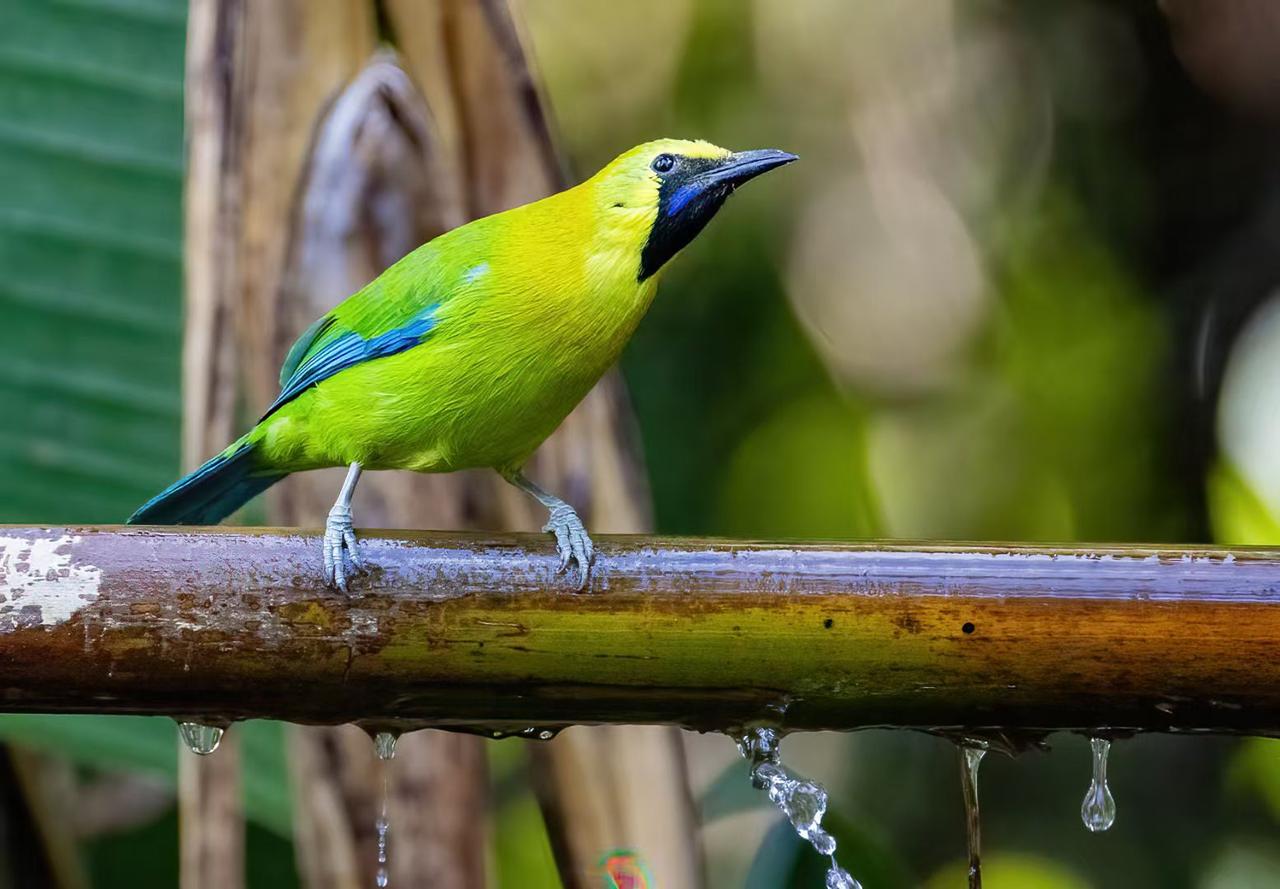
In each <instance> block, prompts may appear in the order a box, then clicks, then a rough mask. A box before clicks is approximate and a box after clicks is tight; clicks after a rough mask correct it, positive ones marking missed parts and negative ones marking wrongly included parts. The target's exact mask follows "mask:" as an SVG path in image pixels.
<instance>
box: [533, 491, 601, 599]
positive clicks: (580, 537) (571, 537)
mask: <svg viewBox="0 0 1280 889" xmlns="http://www.w3.org/2000/svg"><path fill="white" fill-rule="evenodd" d="M542 530H543V531H547V532H550V533H551V534H554V535H555V536H556V548H557V549H558V550H560V567H559V569H558V571H559V573H560V574H564V573H565V572H566V571H568V570H569V563H570V562H577V563H578V571H579V572H580V574H581V577H580V578H579V581H578V590H579V592H581V591H582V590H585V589H586V588H587V585H588V584H589V583H590V582H591V563H592V562H594V561H595V557H596V548H595V545H594V544H593V543H592V542H591V538H590V537H588V536H587V529H586V526H585V525H583V524H582V519H580V518H578V514H577V513H576V512H574V511H573V507H571V506H569V505H567V504H560V505H559V506H556V507H554V508H552V510H551V517H550V518H549V519H547V523H546V524H545V525H543V526H542Z"/></svg>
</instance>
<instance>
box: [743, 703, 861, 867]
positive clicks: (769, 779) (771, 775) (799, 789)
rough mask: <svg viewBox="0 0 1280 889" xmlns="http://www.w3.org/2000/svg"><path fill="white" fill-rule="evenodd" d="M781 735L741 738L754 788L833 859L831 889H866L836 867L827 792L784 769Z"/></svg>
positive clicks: (764, 732) (756, 732)
mask: <svg viewBox="0 0 1280 889" xmlns="http://www.w3.org/2000/svg"><path fill="white" fill-rule="evenodd" d="M778 743H779V739H778V733H777V732H776V731H774V730H773V729H768V728H758V729H753V730H752V731H750V732H747V733H746V734H744V735H742V736H741V737H739V738H738V752H739V753H741V754H742V755H743V756H744V757H745V758H746V759H748V760H750V761H751V784H752V786H754V787H756V788H758V789H760V790H763V791H765V792H766V793H767V794H768V795H769V800H770V801H771V802H772V803H773V804H774V805H775V806H777V807H778V808H779V809H781V810H782V814H784V815H786V816H787V820H788V821H790V822H791V826H792V827H793V828H795V831H796V833H797V834H799V835H800V837H801V838H802V839H805V840H808V841H809V843H810V844H811V845H812V846H813V848H814V849H816V850H817V851H818V853H819V854H821V855H825V856H827V857H829V858H830V859H831V868H830V870H828V871H827V887H828V889H832V887H835V889H862V887H861V884H859V883H858V881H857V880H855V879H854V878H853V877H851V876H849V873H848V871H846V870H844V869H843V868H841V867H840V866H839V865H838V864H836V858H835V852H836V839H835V837H833V836H832V835H831V834H829V833H827V831H826V830H825V829H824V828H823V827H822V816H824V815H825V814H826V813H827V791H826V790H825V789H823V787H822V786H821V785H819V784H815V783H814V782H813V781H806V780H805V779H803V778H797V777H795V776H794V775H792V774H791V773H790V772H788V771H787V770H786V769H785V768H783V766H782V762H781V759H780V757H779V754H778Z"/></svg>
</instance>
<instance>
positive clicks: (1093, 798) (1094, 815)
mask: <svg viewBox="0 0 1280 889" xmlns="http://www.w3.org/2000/svg"><path fill="white" fill-rule="evenodd" d="M1089 746H1090V747H1091V748H1093V777H1092V779H1091V780H1090V781H1089V789H1088V791H1086V792H1085V795H1084V802H1083V803H1081V804H1080V820H1081V821H1083V822H1084V826H1085V827H1087V828H1089V830H1090V831H1091V832H1093V833H1099V832H1101V831H1104V830H1107V829H1108V828H1110V827H1111V825H1113V824H1115V823H1116V801H1115V798H1114V797H1113V796H1112V795H1111V788H1110V787H1108V786H1107V754H1108V753H1110V752H1111V742H1110V741H1108V740H1107V739H1106V738H1090V739H1089Z"/></svg>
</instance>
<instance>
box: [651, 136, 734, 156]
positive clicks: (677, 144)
mask: <svg viewBox="0 0 1280 889" xmlns="http://www.w3.org/2000/svg"><path fill="white" fill-rule="evenodd" d="M641 147H642V148H647V149H648V153H650V154H653V155H655V156H656V155H659V154H662V153H663V152H664V151H665V152H668V153H670V154H679V155H683V156H684V157H728V156H729V154H730V152H729V150H728V149H727V148H721V147H720V146H719V145H712V144H711V143H710V142H704V141H702V140H701V139H695V140H688V139H658V140H657V141H655V142H649V143H647V144H646V145H644V146H641Z"/></svg>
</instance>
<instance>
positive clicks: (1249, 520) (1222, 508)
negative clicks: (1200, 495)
mask: <svg viewBox="0 0 1280 889" xmlns="http://www.w3.org/2000/svg"><path fill="white" fill-rule="evenodd" d="M1207 484H1208V492H1207V497H1208V506H1209V520H1210V524H1211V525H1212V527H1213V539H1214V540H1216V541H1217V542H1219V543H1226V544H1244V545H1254V546H1267V545H1272V546H1274V545H1277V544H1280V523H1277V521H1276V519H1275V516H1273V515H1272V514H1271V510H1269V509H1268V508H1267V506H1266V504H1265V503H1263V502H1262V499H1261V498H1259V497H1258V495H1257V494H1256V493H1255V492H1254V490H1253V488H1252V487H1251V486H1250V485H1249V483H1248V482H1246V481H1245V480H1244V479H1243V478H1242V477H1241V476H1240V473H1239V472H1237V471H1236V468H1235V466H1233V465H1232V464H1231V462H1230V461H1229V460H1227V459H1226V458H1225V457H1220V458H1219V459H1218V462H1217V463H1215V464H1214V465H1213V467H1212V468H1211V469H1210V470H1209V479H1208V483H1207Z"/></svg>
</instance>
